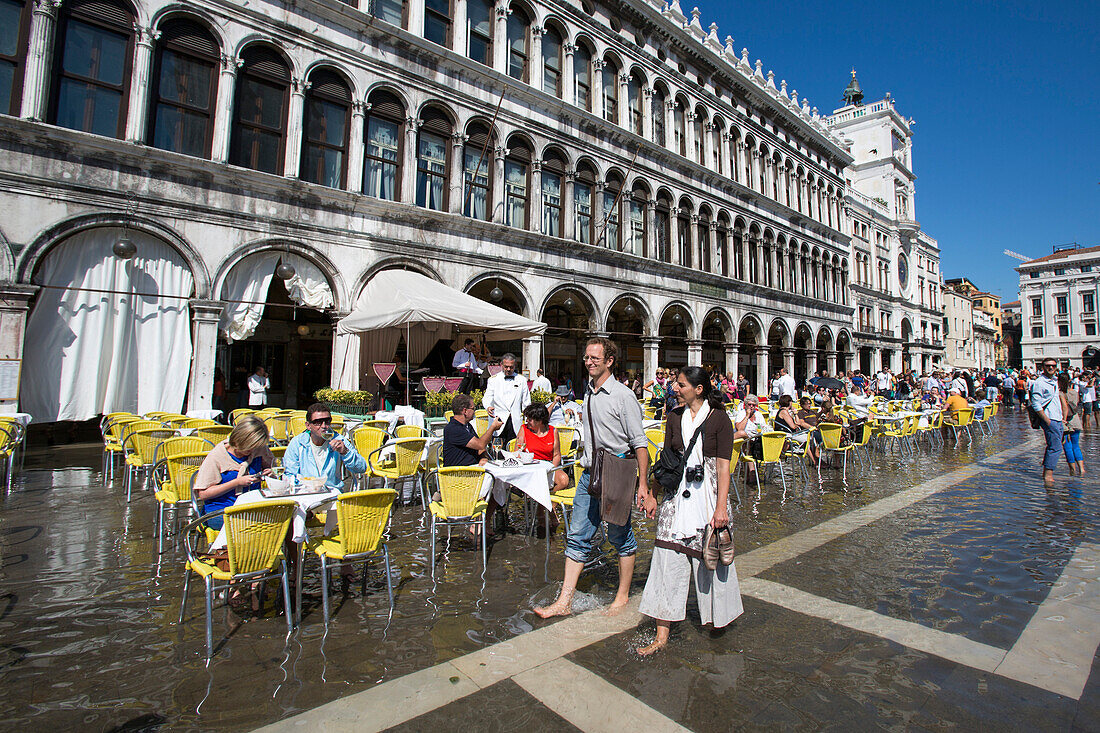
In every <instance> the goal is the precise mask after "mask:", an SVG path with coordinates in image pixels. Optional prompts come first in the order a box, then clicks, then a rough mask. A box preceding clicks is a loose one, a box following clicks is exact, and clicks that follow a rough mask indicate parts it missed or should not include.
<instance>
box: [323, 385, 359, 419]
mask: <svg viewBox="0 0 1100 733" xmlns="http://www.w3.org/2000/svg"><path fill="white" fill-rule="evenodd" d="M313 396H314V398H316V400H317V401H318V402H324V403H325V404H327V405H329V406H330V407H331V408H332V411H333V412H337V413H341V414H344V415H366V414H367V413H368V412H369V411H370V404H371V400H372V399H374V395H373V394H371V393H370V392H367V391H366V390H351V389H332V388H331V387H322V388H321V389H319V390H317V391H316V392H314V393H313Z"/></svg>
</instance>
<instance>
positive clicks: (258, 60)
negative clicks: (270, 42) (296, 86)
mask: <svg viewBox="0 0 1100 733" xmlns="http://www.w3.org/2000/svg"><path fill="white" fill-rule="evenodd" d="M241 58H242V60H243V61H244V69H243V70H244V71H245V72H247V73H249V74H255V75H257V76H266V77H268V78H270V79H275V80H278V81H282V82H288V81H290V68H289V67H288V66H287V65H286V62H285V61H283V57H282V56H280V55H279V54H278V53H276V52H275V50H274V49H271V48H268V47H266V46H253V47H252V48H248V49H245V51H244V53H242V54H241Z"/></svg>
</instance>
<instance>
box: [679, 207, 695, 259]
mask: <svg viewBox="0 0 1100 733" xmlns="http://www.w3.org/2000/svg"><path fill="white" fill-rule="evenodd" d="M676 238H677V242H676V246H677V248H678V250H679V252H680V264H681V265H683V266H684V267H691V219H690V218H689V215H688V210H687V209H685V208H684V207H683V205H682V204H681V206H680V209H679V210H678V211H677V215H676Z"/></svg>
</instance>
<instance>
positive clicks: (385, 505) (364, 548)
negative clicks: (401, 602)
mask: <svg viewBox="0 0 1100 733" xmlns="http://www.w3.org/2000/svg"><path fill="white" fill-rule="evenodd" d="M396 499H397V492H396V491H394V490H393V489H368V490H366V491H353V492H351V493H347V494H340V496H338V497H336V507H335V509H334V510H333V509H330V510H329V511H335V512H336V523H337V530H336V534H334V535H332V536H331V537H324V538H321V539H317V540H311V541H310V543H309V549H311V550H313V552H315V553H316V554H317V557H319V558H320V559H321V607H322V608H323V609H324V614H325V626H326V627H327V626H328V617H329V601H328V582H329V567H330V565H329V563H330V562H331V563H333V564H335V565H339V566H344V565H351V564H355V563H367V562H370V561H371V560H373V559H375V558H376V557H378V555H379V553H381V555H382V558H383V560H384V562H385V564H386V590H387V592H388V593H389V597H390V614H391V615H392V614H393V577H392V576H391V574H390V551H389V548H388V547H386V543H385V542H383V541H382V540H383V535H384V534H385V531H386V527H387V525H388V524H389V520H390V513H391V512H392V510H393V503H394V501H395V500H396ZM366 589H367V573H366V570H365V569H364V571H363V591H364V592H366Z"/></svg>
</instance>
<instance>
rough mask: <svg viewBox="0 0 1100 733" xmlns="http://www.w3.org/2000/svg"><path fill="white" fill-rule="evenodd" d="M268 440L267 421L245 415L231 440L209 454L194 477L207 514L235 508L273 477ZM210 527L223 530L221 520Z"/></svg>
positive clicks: (218, 445)
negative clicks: (242, 495) (243, 495)
mask: <svg viewBox="0 0 1100 733" xmlns="http://www.w3.org/2000/svg"><path fill="white" fill-rule="evenodd" d="M268 438H269V435H268V432H267V425H265V424H264V421H263V420H261V419H260V418H258V417H256V416H255V415H246V416H245V417H242V418H241V419H240V420H239V421H238V422H237V424H236V426H234V428H233V432H232V433H230V434H229V437H228V438H226V439H225V440H224V441H222V442H221V443H218V444H217V445H216V446H214V447H213V448H212V449H211V450H210V452H209V453H208V454H207V455H206V458H204V459H203V461H202V465H201V466H199V470H198V472H197V473H196V474H195V496H196V498H199V499H201V500H202V502H203V505H204V507H205V510H206V512H208V513H209V512H216V511H218V510H219V509H226V508H228V507H231V506H233V504H234V502H236V501H237V494H239V493H242V492H244V491H248V490H249V489H251V488H253V487H255V486H256V485H257V484H258V483H259V481H260V479H261V478H262V477H264V476H270V475H271V466H272V464H273V463H274V462H275V459H274V457H273V456H272V455H271V451H270V450H268V447H267V444H268ZM209 526H210V527H211V528H213V529H221V528H222V518H221V517H214V518H213V519H211V520H210V522H209Z"/></svg>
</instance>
